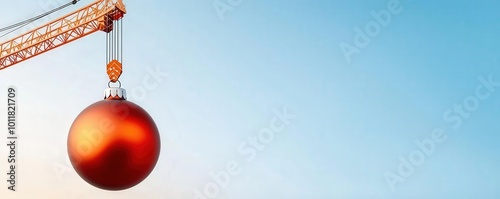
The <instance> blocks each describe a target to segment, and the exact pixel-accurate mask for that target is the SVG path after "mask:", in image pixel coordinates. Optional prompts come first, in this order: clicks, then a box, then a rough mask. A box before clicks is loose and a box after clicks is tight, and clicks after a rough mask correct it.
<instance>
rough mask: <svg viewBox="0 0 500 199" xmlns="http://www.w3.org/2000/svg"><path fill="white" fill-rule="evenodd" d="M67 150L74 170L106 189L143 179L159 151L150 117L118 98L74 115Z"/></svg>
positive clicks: (149, 170)
mask: <svg viewBox="0 0 500 199" xmlns="http://www.w3.org/2000/svg"><path fill="white" fill-rule="evenodd" d="M68 154H69V158H70V160H71V164H72V165H73V167H74V168H75V170H76V172H77V173H78V174H79V175H80V176H81V177H82V178H83V179H84V180H85V181H87V182H88V183H90V184H92V185H93V186H95V187H98V188H101V189H105V190H123V189H128V188H130V187H133V186H135V185H137V184H139V183H140V182H142V181H143V180H144V179H145V178H146V177H147V176H148V175H149V174H150V173H151V171H152V170H153V168H154V167H155V165H156V162H157V161H158V157H159V154H160V135H159V133H158V129H157V127H156V124H155V123H154V121H153V119H152V118H151V116H149V114H148V113H147V112H146V111H145V110H144V109H142V108H141V107H139V106H138V105H136V104H134V103H132V102H129V101H126V100H117V99H107V100H103V101H99V102H96V103H94V104H92V105H90V106H89V107H87V108H86V109H85V110H83V111H82V112H81V113H80V115H78V117H77V118H76V119H75V121H74V122H73V125H72V126H71V129H70V132H69V136H68Z"/></svg>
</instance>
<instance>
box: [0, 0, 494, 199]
mask: <svg viewBox="0 0 500 199" xmlns="http://www.w3.org/2000/svg"><path fill="white" fill-rule="evenodd" d="M65 2H66V1H63V0H35V1H33V0H18V1H7V0H0V5H1V6H0V7H1V9H0V26H6V25H10V24H12V23H15V22H18V21H20V20H23V19H26V18H29V17H31V16H34V15H35V14H38V13H41V12H44V11H47V8H52V7H54V6H55V5H61V4H63V3H65ZM91 2H92V1H91V0H82V1H80V2H79V3H78V4H77V5H75V6H72V7H70V8H68V9H65V10H63V11H60V12H58V13H56V14H55V15H54V16H50V17H49V18H48V20H52V19H55V18H56V17H57V16H61V15H63V14H65V13H69V12H71V11H73V10H75V9H77V7H81V6H84V5H86V4H90V3H91ZM214 2H215V3H216V5H218V8H219V9H223V8H226V9H229V10H227V11H225V12H222V11H221V10H219V13H218V11H217V9H216V8H215V7H214ZM125 3H126V5H127V9H128V12H129V13H128V14H127V15H126V16H125V21H124V31H125V53H124V70H125V71H124V74H123V76H122V78H121V82H122V83H123V87H124V88H125V89H127V91H128V92H129V98H130V101H133V102H135V103H137V104H139V105H140V106H142V107H143V108H144V109H146V110H147V111H148V112H149V113H150V114H151V116H152V117H153V118H154V119H155V121H156V123H157V125H158V128H159V130H160V133H161V137H162V151H161V157H160V160H159V162H158V164H157V167H156V168H155V170H154V171H153V172H152V174H151V175H150V176H149V178H147V179H146V180H145V181H144V182H143V183H141V184H140V185H138V186H136V187H134V188H132V189H129V190H126V191H120V192H108V191H102V190H99V189H96V188H94V187H92V186H90V185H88V184H87V183H85V182H84V181H83V180H81V178H80V177H79V176H78V175H77V174H76V173H75V172H74V171H73V169H72V168H71V165H70V164H69V159H68V157H67V153H66V139H67V134H68V130H69V128H70V126H71V124H72V122H73V120H74V118H75V117H76V116H77V115H78V114H79V113H80V112H81V111H82V110H83V109H84V108H85V107H87V106H88V105H90V104H91V103H93V102H96V101H98V100H100V99H101V98H102V92H103V90H104V89H105V88H106V87H107V76H106V74H105V70H104V66H105V61H104V60H105V54H104V51H105V43H104V42H105V34H104V33H96V34H93V35H91V36H88V37H85V38H83V39H81V40H79V41H76V42H74V43H71V44H69V45H67V46H64V47H62V48H59V49H57V50H54V51H51V52H49V53H47V54H44V55H42V56H39V57H37V58H34V59H32V60H29V61H26V62H23V63H20V64H18V65H16V66H13V67H11V68H8V69H6V70H2V71H0V90H2V91H1V92H0V96H4V97H6V90H7V87H8V86H9V85H14V86H15V87H16V88H17V89H18V101H19V103H18V106H19V117H20V118H19V131H20V140H19V142H20V146H19V147H20V148H19V152H18V153H19V156H20V162H19V170H18V172H19V173H20V174H19V177H20V179H19V182H18V183H19V184H18V189H19V191H18V192H17V193H10V192H8V191H7V189H6V187H7V185H6V183H5V182H4V181H3V180H2V182H1V183H0V185H1V186H0V195H1V198H77V199H80V198H81V199H91V198H92V199H93V198H110V199H111V198H120V199H128V198H131V199H132V198H176V199H177V198H178V199H192V198H196V196H195V194H196V193H197V191H199V192H200V193H201V194H202V195H203V196H201V197H205V198H212V197H213V198H220V199H225V198H227V199H230V198H231V199H255V198H266V199H267V198H269V199H276V198H289V199H302V198H307V199H313V198H314V199H332V198H342V199H344V198H345V199H364V198H373V199H391V198H394V199H396V198H397V199H400V198H407V199H420V198H428V199H441V198H456V199H462V198H464V199H465V198H485V199H487V198H498V197H499V196H500V191H499V189H498V185H499V184H500V171H499V170H498V165H499V164H500V156H498V152H499V151H500V145H499V144H498V143H499V140H500V135H499V134H498V132H499V130H500V122H498V121H500V114H499V113H500V103H497V102H498V101H499V100H500V87H498V86H499V85H498V84H499V83H495V82H500V58H499V56H500V48H499V44H500V39H499V38H500V23H498V22H499V21H500V14H499V12H498V7H499V6H500V2H498V1H493V0H485V1H449V0H444V1H417V0H414V1H410V0H400V1H396V0H372V1H369V2H368V1H361V0H351V1H345V0H311V1H302V0H290V1H264V0H253V1H250V0H240V1H238V0H221V1H213V0H202V1H194V0H184V1H173V0H161V1H159V0H150V1H125ZM372 11H374V12H373V13H374V14H372ZM384 14H385V15H384ZM388 16H390V17H388ZM48 20H46V21H42V22H39V24H38V25H41V24H42V23H43V22H47V21H48ZM7 39H8V37H7V38H5V37H4V38H1V39H0V41H5V40H7ZM152 74H153V75H152ZM165 74H168V75H165ZM152 76H153V77H156V78H153V79H155V80H156V83H157V84H158V87H157V88H154V89H150V90H147V92H146V93H145V94H141V93H139V91H138V90H140V89H141V88H143V87H144V86H143V79H144V78H148V77H152ZM1 101H4V100H1ZM4 103H5V101H4ZM284 109H286V111H287V112H289V113H291V114H293V115H294V117H291V116H290V118H289V120H287V121H286V122H288V123H283V122H285V120H281V119H280V117H278V116H280V115H281V116H282V114H283V113H282V112H283V111H285V110H284ZM0 110H1V112H4V113H5V112H6V104H0ZM276 112H278V113H279V114H278V115H277V114H276ZM276 118H278V120H277V121H278V123H280V122H281V123H280V124H283V125H284V126H283V127H284V129H280V131H275V132H274V134H272V135H274V137H272V138H273V139H267V140H266V141H268V142H267V143H266V144H262V143H261V144H262V146H260V147H253V148H252V145H251V144H250V142H249V140H248V138H249V137H250V138H251V137H254V136H257V137H258V135H259V133H260V132H261V131H262V129H264V130H265V129H270V128H272V127H274V126H273V125H272V123H273V121H275V120H276ZM6 120H7V119H6V114H0V121H6ZM270 123H271V124H270ZM5 125H6V122H0V127H2V129H4V130H2V132H3V133H1V134H0V135H1V136H0V141H1V142H2V143H5V142H4V141H6V140H5V137H6V136H5V135H6V133H5V132H6V131H5ZM436 129H437V130H436ZM266 138H269V137H266ZM415 141H417V142H415ZM429 142H431V144H429ZM416 143H417V144H416ZM418 143H420V144H418ZM422 143H427V144H422ZM419 145H423V147H422V146H419ZM241 146H243V148H241ZM257 148H260V149H262V150H259V149H257ZM241 149H243V150H241ZM245 149H246V150H245ZM249 150H250V151H252V152H254V153H250V152H248V151H249ZM244 151H246V152H244ZM253 155H255V157H253ZM6 156H7V147H6V146H4V145H2V146H1V147H0V157H6ZM234 162H236V163H238V164H239V168H240V170H239V171H240V172H238V174H236V175H231V178H230V182H228V183H227V185H226V184H224V186H222V185H220V184H219V185H216V183H217V182H216V181H214V180H213V178H212V177H211V175H210V174H211V173H212V172H214V173H218V172H220V171H226V165H227V164H228V163H234ZM6 166H7V159H6V158H1V159H0V173H5V172H6V169H7V168H6ZM6 177H7V176H6V175H4V176H2V177H0V179H4V178H6ZM212 185H216V186H217V187H218V191H217V192H216V191H214V190H213V189H210V190H209V191H208V192H206V190H205V188H206V187H207V186H212ZM4 196H5V197H4ZM42 196H43V197H42Z"/></svg>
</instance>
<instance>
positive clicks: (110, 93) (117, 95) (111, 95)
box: [104, 87, 127, 100]
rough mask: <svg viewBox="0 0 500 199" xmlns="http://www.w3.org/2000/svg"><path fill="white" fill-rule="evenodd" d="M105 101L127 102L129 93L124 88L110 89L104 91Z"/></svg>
mask: <svg viewBox="0 0 500 199" xmlns="http://www.w3.org/2000/svg"><path fill="white" fill-rule="evenodd" d="M104 99H116V100H126V99H127V92H126V91H125V89H123V88H117V87H110V88H107V89H106V90H104Z"/></svg>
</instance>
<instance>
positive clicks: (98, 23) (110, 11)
mask: <svg viewBox="0 0 500 199" xmlns="http://www.w3.org/2000/svg"><path fill="white" fill-rule="evenodd" d="M75 3H76V1H73V4H75ZM126 12H127V11H126V8H125V5H124V4H123V1H122V0H97V1H95V2H94V3H92V4H90V5H88V6H85V7H83V8H81V9H79V10H77V11H75V12H73V13H70V14H68V15H66V16H63V17H61V18H59V19H56V20H54V21H52V22H49V23H47V24H45V25H42V26H40V27H38V28H36V29H34V30H31V31H29V32H27V33H24V34H22V35H20V36H17V37H15V38H13V39H11V40H9V41H6V42H4V43H1V44H0V70H2V69H5V68H8V67H10V66H12V65H15V64H17V63H20V62H23V61H26V60H28V59H30V58H33V57H36V56H38V55H41V54H43V53H45V52H48V51H50V50H53V49H55V48H57V47H60V46H63V45H65V44H68V43H70V42H72V41H75V40H78V39H80V38H82V37H85V36H87V35H90V34H92V33H94V32H97V31H104V32H106V33H108V39H107V41H108V44H107V47H108V52H107V53H108V55H107V61H108V69H107V72H108V75H109V77H110V80H111V81H113V82H116V81H117V80H118V77H119V76H120V75H121V67H122V66H121V60H118V59H121V56H118V55H117V52H116V51H118V48H117V47H115V46H116V45H121V42H120V41H116V42H111V41H109V40H116V39H117V38H119V37H120V36H119V35H117V34H114V35H113V34H109V33H110V32H112V31H113V29H115V28H117V25H116V24H115V23H116V22H115V21H118V20H121V19H122V18H123V16H124V15H125V14H126ZM114 22H115V23H114ZM114 32H116V31H114ZM110 45H115V46H110ZM111 49H113V50H111Z"/></svg>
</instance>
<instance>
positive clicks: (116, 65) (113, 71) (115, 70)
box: [106, 59, 123, 83]
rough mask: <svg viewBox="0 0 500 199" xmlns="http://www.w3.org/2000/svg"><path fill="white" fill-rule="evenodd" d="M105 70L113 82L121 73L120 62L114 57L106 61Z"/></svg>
mask: <svg viewBox="0 0 500 199" xmlns="http://www.w3.org/2000/svg"><path fill="white" fill-rule="evenodd" d="M106 71H107V73H108V77H109V81H111V82H113V83H115V82H117V81H118V78H120V76H121V75H122V72H123V71H122V63H120V62H119V61H118V60H116V59H114V60H112V61H111V62H109V63H108V65H107V67H106Z"/></svg>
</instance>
